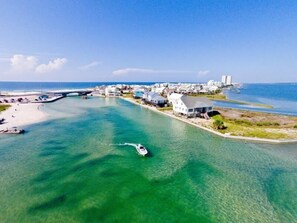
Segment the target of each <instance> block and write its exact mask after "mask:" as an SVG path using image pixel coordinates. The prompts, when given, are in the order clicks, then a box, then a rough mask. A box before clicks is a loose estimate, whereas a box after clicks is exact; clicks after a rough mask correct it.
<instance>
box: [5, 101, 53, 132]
mask: <svg viewBox="0 0 297 223" xmlns="http://www.w3.org/2000/svg"><path fill="white" fill-rule="evenodd" d="M10 105H11V107H10V108H9V109H7V110H5V111H3V112H1V113H0V119H2V118H4V119H5V121H4V123H3V124H0V130H5V129H7V128H8V129H10V128H12V127H18V128H19V127H23V126H26V125H30V124H33V123H37V122H42V121H45V120H46V119H47V117H48V115H47V114H46V113H45V112H43V111H42V109H41V108H42V106H43V104H33V103H28V104H17V103H13V104H10Z"/></svg>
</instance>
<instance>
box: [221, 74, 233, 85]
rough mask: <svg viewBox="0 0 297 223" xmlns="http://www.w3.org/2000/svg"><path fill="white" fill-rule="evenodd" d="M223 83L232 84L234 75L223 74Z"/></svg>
mask: <svg viewBox="0 0 297 223" xmlns="http://www.w3.org/2000/svg"><path fill="white" fill-rule="evenodd" d="M222 83H223V84H224V85H226V86H227V85H231V84H232V76H231V75H223V76H222Z"/></svg>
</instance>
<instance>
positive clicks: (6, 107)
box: [0, 105, 10, 112]
mask: <svg viewBox="0 0 297 223" xmlns="http://www.w3.org/2000/svg"><path fill="white" fill-rule="evenodd" d="M9 107H10V105H0V112H2V111H5V110H6V109H8V108H9Z"/></svg>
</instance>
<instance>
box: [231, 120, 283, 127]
mask: <svg viewBox="0 0 297 223" xmlns="http://www.w3.org/2000/svg"><path fill="white" fill-rule="evenodd" d="M226 121H228V122H231V123H234V124H237V125H244V126H274V127H277V126H280V124H279V123H278V122H251V121H249V120H246V119H226Z"/></svg>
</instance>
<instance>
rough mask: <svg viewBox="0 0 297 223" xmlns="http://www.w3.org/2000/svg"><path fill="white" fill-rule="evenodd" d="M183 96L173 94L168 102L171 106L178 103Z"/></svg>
mask: <svg viewBox="0 0 297 223" xmlns="http://www.w3.org/2000/svg"><path fill="white" fill-rule="evenodd" d="M182 96H183V94H178V93H172V94H170V95H169V96H168V102H169V103H170V104H173V103H176V102H177V101H178V100H179V99H180V98H181V97H182Z"/></svg>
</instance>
